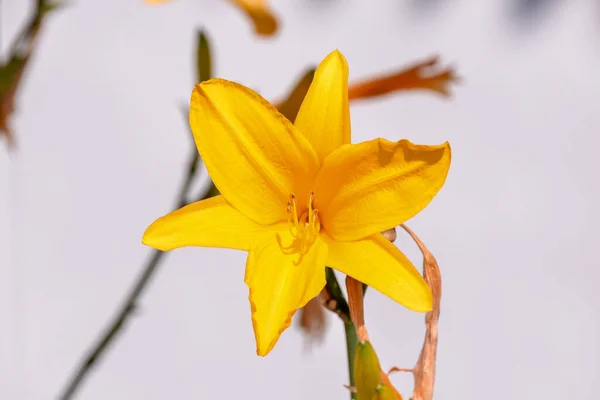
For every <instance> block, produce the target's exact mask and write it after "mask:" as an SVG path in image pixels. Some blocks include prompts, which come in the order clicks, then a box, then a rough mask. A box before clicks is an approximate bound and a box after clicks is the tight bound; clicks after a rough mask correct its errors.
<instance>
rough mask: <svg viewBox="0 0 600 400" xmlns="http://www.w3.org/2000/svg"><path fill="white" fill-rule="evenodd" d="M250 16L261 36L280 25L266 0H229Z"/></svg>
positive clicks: (165, 0)
mask: <svg viewBox="0 0 600 400" xmlns="http://www.w3.org/2000/svg"><path fill="white" fill-rule="evenodd" d="M144 1H145V2H146V3H147V4H163V3H168V2H170V1H171V0H144ZM228 1H229V2H231V3H233V4H234V5H236V6H237V7H238V8H240V9H241V10H242V12H243V13H244V14H245V15H246V16H247V17H248V18H250V20H251V21H252V25H253V26H254V32H255V33H256V34H257V35H260V36H272V35H274V34H275V33H276V32H277V27H278V25H279V23H278V21H277V17H276V16H275V14H274V13H273V11H272V10H271V8H270V7H269V4H268V3H267V1H266V0H228Z"/></svg>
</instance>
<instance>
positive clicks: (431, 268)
mask: <svg viewBox="0 0 600 400" xmlns="http://www.w3.org/2000/svg"><path fill="white" fill-rule="evenodd" d="M401 226H402V228H404V230H405V231H406V232H408V234H409V235H410V236H411V237H412V238H413V240H414V241H415V242H416V243H417V246H419V249H420V250H421V252H422V253H423V278H424V279H425V281H426V282H427V284H428V285H429V287H430V288H431V293H432V294H433V308H432V310H431V311H429V312H428V313H427V314H425V327H426V333H425V341H424V343H423V348H422V349H421V354H420V355H419V359H418V361H417V364H416V365H415V368H414V370H413V374H414V379H415V388H414V392H413V397H412V398H413V400H432V399H433V387H434V384H435V364H436V356H437V343H438V320H439V317H440V302H441V298H442V278H441V274H440V269H439V267H438V263H437V261H436V259H435V257H433V255H432V254H431V252H430V251H429V250H428V249H427V247H425V245H424V244H423V242H422V241H421V240H420V239H419V238H418V237H417V235H416V234H415V233H414V232H413V231H412V230H411V229H410V228H408V227H407V226H405V225H401Z"/></svg>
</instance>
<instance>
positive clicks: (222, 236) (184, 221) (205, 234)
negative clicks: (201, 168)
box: [142, 196, 285, 251]
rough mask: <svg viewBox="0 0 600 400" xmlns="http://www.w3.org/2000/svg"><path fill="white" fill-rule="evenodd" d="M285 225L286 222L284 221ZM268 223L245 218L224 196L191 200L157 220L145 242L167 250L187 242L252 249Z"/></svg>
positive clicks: (148, 230)
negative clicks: (263, 224)
mask: <svg viewBox="0 0 600 400" xmlns="http://www.w3.org/2000/svg"><path fill="white" fill-rule="evenodd" d="M283 226H284V227H285V225H283ZM270 229H273V227H272V226H271V227H268V226H267V227H266V226H262V225H259V224H257V223H256V222H253V221H252V220H250V219H248V218H246V217H245V216H244V215H242V213H240V212H239V211H237V210H236V209H235V208H233V207H232V206H231V205H229V204H228V203H227V202H226V201H225V199H224V198H223V196H216V197H212V198H210V199H207V200H202V201H199V202H196V203H192V204H190V205H188V206H185V207H183V208H180V209H179V210H177V211H173V212H172V213H169V214H167V215H165V216H164V217H161V218H159V219H157V220H156V221H154V222H153V223H152V225H150V227H148V229H147V230H146V232H145V233H144V237H143V239H142V243H144V244H145V245H147V246H150V247H154V248H155V249H158V250H162V251H168V250H173V249H176V248H179V247H184V246H203V247H225V248H229V249H237V250H246V251H247V250H249V249H250V246H251V244H252V243H253V242H254V241H255V240H257V238H258V237H260V235H261V234H265V233H267V232H269V230H270Z"/></svg>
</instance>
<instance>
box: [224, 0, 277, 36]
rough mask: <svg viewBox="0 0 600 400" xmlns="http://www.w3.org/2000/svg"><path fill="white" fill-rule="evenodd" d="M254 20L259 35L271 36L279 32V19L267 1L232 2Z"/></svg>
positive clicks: (241, 0)
mask: <svg viewBox="0 0 600 400" xmlns="http://www.w3.org/2000/svg"><path fill="white" fill-rule="evenodd" d="M231 1H232V2H233V3H234V4H235V5H237V6H238V7H240V8H241V9H242V10H243V11H244V13H245V14H246V15H247V16H248V17H249V18H250V19H251V20H252V24H253V25H254V31H255V32H256V33H257V34H258V35H262V36H271V35H273V34H274V33H275V32H276V31H277V25H278V23H277V18H276V17H275V15H274V14H273V12H272V11H271V10H270V9H269V6H268V4H267V2H266V1H265V0H231Z"/></svg>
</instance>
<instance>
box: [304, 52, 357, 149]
mask: <svg viewBox="0 0 600 400" xmlns="http://www.w3.org/2000/svg"><path fill="white" fill-rule="evenodd" d="M294 125H295V126H296V127H297V128H298V129H299V130H300V131H301V132H302V133H303V134H304V135H305V136H306V137H307V138H308V140H309V141H310V143H311V144H312V145H313V148H314V149H315V151H316V152H317V155H318V156H319V159H320V160H321V161H322V160H323V159H324V158H325V157H327V155H328V154H329V153H331V152H332V151H334V150H335V149H337V148H338V147H340V146H341V145H343V144H346V143H350V108H349V107H348V63H347V62H346V59H345V58H344V56H343V55H342V53H340V52H339V51H338V50H335V51H334V52H332V53H331V54H329V55H328V56H327V57H326V58H325V59H324V60H323V61H322V62H321V64H319V67H318V68H317V71H316V72H315V76H314V78H313V81H312V84H311V85H310V89H309V90H308V93H307V94H306V97H305V98H304V101H303V102H302V106H301V107H300V111H298V116H297V117H296V121H295V122H294Z"/></svg>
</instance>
